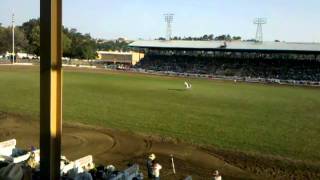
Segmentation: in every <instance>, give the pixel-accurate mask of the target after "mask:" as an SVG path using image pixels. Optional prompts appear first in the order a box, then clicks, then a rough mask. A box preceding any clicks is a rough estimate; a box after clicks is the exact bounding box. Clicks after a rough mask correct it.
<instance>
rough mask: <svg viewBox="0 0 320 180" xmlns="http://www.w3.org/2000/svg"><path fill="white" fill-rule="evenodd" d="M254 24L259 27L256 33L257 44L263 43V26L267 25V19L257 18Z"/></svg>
mask: <svg viewBox="0 0 320 180" xmlns="http://www.w3.org/2000/svg"><path fill="white" fill-rule="evenodd" d="M253 23H254V24H255V25H257V31H256V38H255V39H256V42H260V43H261V42H263V31H262V25H264V24H267V20H266V19H265V18H256V19H255V20H254V21H253Z"/></svg>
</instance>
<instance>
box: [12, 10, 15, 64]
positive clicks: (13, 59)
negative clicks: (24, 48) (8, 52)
mask: <svg viewBox="0 0 320 180" xmlns="http://www.w3.org/2000/svg"><path fill="white" fill-rule="evenodd" d="M14 26H15V24H14V13H13V14H12V64H14V62H15V52H14Z"/></svg>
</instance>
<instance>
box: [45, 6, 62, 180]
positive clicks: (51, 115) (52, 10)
mask: <svg viewBox="0 0 320 180" xmlns="http://www.w3.org/2000/svg"><path fill="white" fill-rule="evenodd" d="M61 27H62V0H41V1H40V44H41V46H40V59H41V60H40V176H41V178H40V179H48V180H56V179H60V157H61V129H62V127H61V125H62V73H61V54H62V53H61V52H62V51H61V31H62V29H61Z"/></svg>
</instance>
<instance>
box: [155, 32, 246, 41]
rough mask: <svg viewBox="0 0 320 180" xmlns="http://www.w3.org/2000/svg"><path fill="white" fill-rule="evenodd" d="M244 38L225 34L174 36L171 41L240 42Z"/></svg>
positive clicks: (161, 38)
mask: <svg viewBox="0 0 320 180" xmlns="http://www.w3.org/2000/svg"><path fill="white" fill-rule="evenodd" d="M241 39H242V38H241V36H231V35H229V34H223V35H220V36H216V37H215V36H214V35H213V34H205V35H203V36H200V37H191V36H189V37H180V36H174V37H173V38H171V40H188V41H191V40H193V41H213V40H216V41H240V40H241ZM156 40H166V39H165V38H164V37H160V38H158V39H156Z"/></svg>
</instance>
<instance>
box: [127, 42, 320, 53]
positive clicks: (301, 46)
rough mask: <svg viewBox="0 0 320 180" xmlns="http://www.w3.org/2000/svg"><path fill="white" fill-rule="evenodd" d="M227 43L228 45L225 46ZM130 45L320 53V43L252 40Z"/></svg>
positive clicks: (132, 45) (140, 43) (134, 44)
mask: <svg viewBox="0 0 320 180" xmlns="http://www.w3.org/2000/svg"><path fill="white" fill-rule="evenodd" d="M225 43H226V46H225V47H224V45H225ZM129 46H131V47H136V48H150V49H152V48H154V49H191V50H217V51H219V50H220V51H222V50H223V51H267V52H297V53H304V52H306V53H317V54H318V53H320V43H289V42H262V43H257V42H252V41H227V42H225V41H185V40H183V41H161V40H151V41H145V40H139V41H135V42H133V43H131V44H130V45H129Z"/></svg>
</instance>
